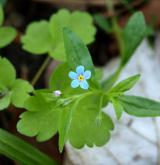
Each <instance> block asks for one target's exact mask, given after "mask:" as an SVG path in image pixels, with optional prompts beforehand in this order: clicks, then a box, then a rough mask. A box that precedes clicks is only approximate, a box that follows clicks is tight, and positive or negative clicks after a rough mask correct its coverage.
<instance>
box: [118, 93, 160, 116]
mask: <svg viewBox="0 0 160 165" xmlns="http://www.w3.org/2000/svg"><path fill="white" fill-rule="evenodd" d="M118 99H119V101H120V103H121V105H122V106H123V109H124V110H125V111H126V112H127V113H129V114H130V115H134V116H138V117H156V116H160V102H158V101H154V100H150V99H147V98H144V97H139V96H130V95H124V96H120V97H118Z"/></svg>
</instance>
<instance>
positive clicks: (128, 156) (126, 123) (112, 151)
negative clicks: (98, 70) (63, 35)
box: [64, 41, 160, 165]
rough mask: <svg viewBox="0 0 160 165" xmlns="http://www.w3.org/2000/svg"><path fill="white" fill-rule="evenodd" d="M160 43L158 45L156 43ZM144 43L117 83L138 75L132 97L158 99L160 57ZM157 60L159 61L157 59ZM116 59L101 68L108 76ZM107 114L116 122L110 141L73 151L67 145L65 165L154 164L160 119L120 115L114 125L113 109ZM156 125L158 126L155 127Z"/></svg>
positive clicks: (159, 90)
mask: <svg viewBox="0 0 160 165" xmlns="http://www.w3.org/2000/svg"><path fill="white" fill-rule="evenodd" d="M159 43H160V42H159ZM155 54H156V53H155V52H154V51H153V50H152V49H151V48H150V46H149V45H148V43H147V42H146V41H144V42H143V43H142V44H141V45H140V47H139V48H138V49H137V51H136V52H135V55H134V56H133V57H132V59H131V61H130V62H129V63H128V65H127V66H126V68H125V69H124V71H123V73H122V75H121V77H120V79H119V80H122V79H125V78H127V77H129V76H131V75H134V74H137V73H140V74H141V75H142V76H141V80H140V81H139V83H138V84H137V85H136V86H135V87H134V89H133V90H132V91H131V92H130V93H132V94H135V95H140V96H146V97H149V98H154V99H157V100H158V99H160V72H159V71H160V65H159V64H160V60H159V59H160V56H159V57H157V56H155ZM157 59H158V60H159V61H158V60H157ZM118 63H119V59H114V60H113V61H112V62H111V63H110V64H109V65H107V66H106V67H105V68H104V73H105V77H107V76H108V75H109V74H110V73H111V72H113V70H114V68H116V67H117V65H118ZM104 111H105V112H107V113H108V112H109V114H110V115H111V116H112V118H113V120H114V122H115V130H114V131H113V133H112V136H111V140H110V141H109V143H107V144H106V145H105V146H103V147H99V148H98V147H94V148H88V147H85V148H83V149H81V150H77V149H74V148H73V147H72V146H71V145H70V144H67V145H66V151H67V152H66V160H65V162H64V164H65V165H118V164H121V165H155V164H157V155H158V154H157V145H156V143H157V131H156V129H157V130H159V134H160V128H159V126H160V119H159V118H156V119H152V118H136V117H132V116H129V115H127V114H125V113H124V114H123V117H122V119H121V120H120V121H119V122H117V120H116V119H115V114H114V113H113V108H112V106H111V105H109V106H108V107H107V108H105V110H104ZM158 123H159V124H158ZM159 140H160V139H159Z"/></svg>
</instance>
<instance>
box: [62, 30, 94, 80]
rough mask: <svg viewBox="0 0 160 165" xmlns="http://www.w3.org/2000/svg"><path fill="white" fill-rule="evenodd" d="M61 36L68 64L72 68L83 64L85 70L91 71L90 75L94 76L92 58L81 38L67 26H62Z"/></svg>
mask: <svg viewBox="0 0 160 165" xmlns="http://www.w3.org/2000/svg"><path fill="white" fill-rule="evenodd" d="M63 36H64V45H65V50H66V55H67V62H68V64H69V66H70V67H71V68H72V69H76V67H77V66H79V65H83V66H84V67H85V69H86V70H90V71H91V72H92V76H93V77H94V76H95V70H94V66H93V63H92V59H91V56H90V54H89V51H88V49H87V47H86V46H85V45H84V43H83V42H82V40H81V39H80V38H79V37H78V36H77V35H76V34H75V33H74V32H73V31H71V30H70V29H68V28H64V31H63Z"/></svg>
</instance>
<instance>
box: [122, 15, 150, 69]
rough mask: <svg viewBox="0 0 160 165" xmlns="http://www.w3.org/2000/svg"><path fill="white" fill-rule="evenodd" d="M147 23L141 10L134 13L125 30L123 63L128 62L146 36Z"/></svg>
mask: <svg viewBox="0 0 160 165" xmlns="http://www.w3.org/2000/svg"><path fill="white" fill-rule="evenodd" d="M146 30H147V27H146V23H145V19H144V15H143V14H142V13H141V12H137V13H135V14H133V16H132V17H131V18H130V20H129V21H128V23H127V25H126V27H125V28H124V30H123V40H124V47H125V49H124V54H122V61H121V65H122V66H124V65H126V64H127V62H128V61H129V59H130V58H131V56H132V54H133V53H134V51H135V50H136V48H137V47H138V45H139V44H140V43H141V41H142V40H143V39H144V37H145V36H146ZM131 41H132V42H131Z"/></svg>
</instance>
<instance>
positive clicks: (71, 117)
mask: <svg viewBox="0 0 160 165" xmlns="http://www.w3.org/2000/svg"><path fill="white" fill-rule="evenodd" d="M66 13H68V12H67V11H63V12H62V13H61V14H60V15H61V17H62V16H63V17H64V16H65V17H64V18H63V19H62V20H63V21H64V24H65V21H66V22H67V19H68V17H69V15H68V14H66ZM56 19H57V18H55V22H56V21H58V22H59V23H60V22H61V21H60V20H58V19H57V20H56ZM133 20H134V19H133ZM63 21H62V22H61V24H63ZM140 21H141V19H140ZM131 25H132V24H131ZM134 26H135V25H134ZM117 27H118V26H117ZM57 30H58V29H57ZM61 30H62V29H61ZM128 36H129V35H128ZM52 37H53V36H52ZM61 37H63V38H64V48H65V51H66V60H67V61H66V63H62V64H60V65H59V66H58V67H57V68H56V69H55V71H54V72H53V73H52V75H51V78H50V81H49V87H50V88H49V89H46V90H38V91H34V95H33V96H30V97H29V98H28V99H27V100H26V101H25V104H24V107H25V108H26V109H27V111H26V112H24V113H22V114H21V116H20V118H21V119H20V121H19V122H18V124H17V129H18V131H19V132H20V133H22V134H24V135H27V136H30V137H34V136H36V138H37V140H38V141H45V140H48V139H50V138H51V137H52V136H54V135H55V134H56V133H58V134H59V150H60V152H62V150H63V147H64V145H65V143H66V142H67V141H69V142H70V143H71V144H72V146H74V147H76V148H82V147H83V146H84V145H87V146H89V147H93V145H96V146H102V145H104V144H105V143H106V142H107V141H108V140H109V138H110V132H111V131H112V130H113V128H114V125H113V122H112V120H111V118H110V117H109V116H108V115H107V114H106V113H104V112H103V111H102V108H103V107H104V106H107V105H108V103H109V102H111V103H112V104H113V107H114V109H115V113H116V116H117V119H120V117H121V116H122V112H123V111H126V112H127V113H130V114H132V115H137V116H140V115H141V116H157V115H159V113H160V106H159V105H160V103H159V102H155V101H149V100H148V99H144V98H143V99H142V98H140V97H139V98H140V99H139V98H138V99H136V101H134V100H135V98H133V96H126V95H124V92H126V91H128V90H130V89H131V88H132V87H133V86H134V85H135V83H136V82H137V81H138V80H139V78H140V75H135V76H132V77H129V78H127V79H125V80H123V81H121V82H119V83H117V84H116V85H115V86H113V85H114V83H115V82H116V80H117V78H118V76H119V74H120V73H121V70H122V69H123V67H124V65H120V67H119V68H118V69H117V70H116V71H115V72H114V74H113V75H111V76H110V77H109V78H108V79H107V81H104V82H102V83H101V81H100V80H99V79H100V78H101V76H102V74H101V71H100V70H97V69H95V68H94V66H93V63H92V59H91V56H90V54H89V52H88V50H87V47H86V46H85V44H84V43H83V41H82V40H81V39H80V38H79V37H78V36H77V34H76V33H75V32H73V31H72V30H71V29H69V28H66V27H65V28H63V36H61ZM61 37H59V38H61ZM57 40H58V39H57ZM134 41H135V40H134ZM136 42H137V41H136ZM136 44H137V43H136ZM131 48H133V46H131ZM127 58H128V57H127ZM129 58H130V57H129ZM122 61H123V60H122ZM127 61H128V60H127ZM121 64H122V63H121ZM123 64H124V63H123ZM79 65H83V66H84V67H85V69H88V70H90V71H91V72H92V76H93V77H92V79H91V81H89V89H88V90H83V89H73V88H71V86H70V83H71V80H70V78H69V77H68V73H69V72H70V71H71V70H75V68H76V67H77V66H79ZM97 84H98V85H97ZM97 86H99V87H98V88H97ZM112 86H113V87H112ZM56 90H60V91H61V95H59V96H56V95H55V94H54V91H56ZM138 101H139V103H137V102H138ZM135 102H136V103H135ZM143 103H144V105H143ZM153 104H154V106H153ZM133 105H134V108H133ZM140 105H141V107H140ZM148 109H149V110H148Z"/></svg>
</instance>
